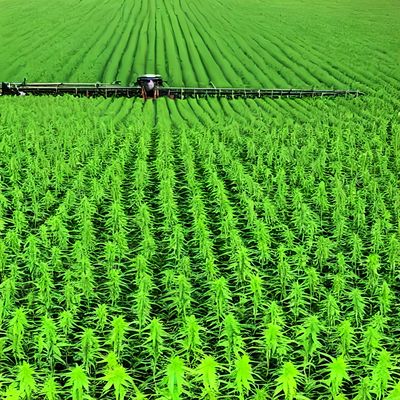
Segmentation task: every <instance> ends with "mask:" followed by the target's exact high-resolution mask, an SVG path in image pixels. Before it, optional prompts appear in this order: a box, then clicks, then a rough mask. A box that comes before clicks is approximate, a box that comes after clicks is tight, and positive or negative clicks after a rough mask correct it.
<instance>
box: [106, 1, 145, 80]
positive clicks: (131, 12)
mask: <svg viewBox="0 0 400 400" xmlns="http://www.w3.org/2000/svg"><path fill="white" fill-rule="evenodd" d="M125 3H126V2H124V4H125ZM136 4H137V3H136V2H132V5H131V7H130V8H129V11H128V12H127V14H128V17H127V19H126V17H124V16H122V17H121V18H122V19H123V21H124V23H123V24H121V30H120V33H119V35H118V37H117V38H116V40H115V43H114V46H113V48H112V50H111V52H110V54H109V56H108V57H107V60H106V61H105V63H104V67H103V70H102V73H101V75H100V81H102V82H103V81H107V79H106V75H107V73H108V72H109V70H111V68H112V66H113V64H115V62H112V61H113V60H114V59H116V58H117V57H118V58H119V61H118V63H117V65H116V68H115V69H114V70H113V71H112V74H113V75H114V78H112V80H116V79H117V78H118V73H119V68H118V67H119V65H120V64H121V59H122V56H123V54H124V53H123V51H124V49H125V48H126V46H127V44H128V42H129V39H130V37H129V36H128V37H127V39H126V40H125V43H124V44H123V45H122V51H117V50H120V49H119V48H120V44H121V43H123V39H124V33H125V32H126V29H127V28H125V22H128V23H129V22H130V21H131V20H132V19H134V18H133V17H134V16H135V11H136V9H135V5H136ZM141 4H142V3H141V2H139V7H140V8H139V11H140V10H141ZM125 13H126V9H124V10H123V11H122V14H125ZM131 31H132V28H131V30H130V32H131ZM113 36H114V35H113Z"/></svg>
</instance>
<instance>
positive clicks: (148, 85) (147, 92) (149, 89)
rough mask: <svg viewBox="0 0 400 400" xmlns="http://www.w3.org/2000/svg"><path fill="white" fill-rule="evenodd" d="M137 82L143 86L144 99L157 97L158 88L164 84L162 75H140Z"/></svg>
mask: <svg viewBox="0 0 400 400" xmlns="http://www.w3.org/2000/svg"><path fill="white" fill-rule="evenodd" d="M136 84H137V86H140V87H141V89H142V97H143V98H144V99H147V98H153V99H156V98H157V97H158V96H159V91H158V88H159V87H160V86H162V84H163V80H162V78H161V75H155V74H146V75H141V76H139V77H138V78H137V80H136Z"/></svg>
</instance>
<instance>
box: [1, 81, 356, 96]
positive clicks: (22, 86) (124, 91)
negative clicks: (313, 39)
mask: <svg viewBox="0 0 400 400" xmlns="http://www.w3.org/2000/svg"><path fill="white" fill-rule="evenodd" d="M156 89H157V92H156V93H157V96H154V97H170V98H174V99H185V98H190V97H191V98H198V97H218V98H228V99H234V98H239V97H241V98H253V99H254V98H263V97H269V98H273V99H275V98H279V97H297V98H300V97H337V96H361V95H363V94H364V93H363V92H360V91H358V90H316V89H263V88H262V89H257V88H249V89H245V88H217V87H211V88H210V87H209V88H195V87H162V86H158V85H156ZM64 94H69V95H73V96H85V97H99V96H102V97H144V96H143V86H139V85H137V86H121V85H120V84H118V83H115V84H106V83H62V82H59V83H43V82H40V83H39V82H38V83H26V82H23V83H9V82H2V85H1V91H0V95H3V96H4V95H17V96H18V95H19V96H21V95H22V96H23V95H35V96H39V95H55V96H57V95H64Z"/></svg>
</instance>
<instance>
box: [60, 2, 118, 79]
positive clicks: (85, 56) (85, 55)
mask: <svg viewBox="0 0 400 400" xmlns="http://www.w3.org/2000/svg"><path fill="white" fill-rule="evenodd" d="M118 17H119V18H118ZM120 22H121V10H120V9H117V10H116V11H115V14H114V15H113V16H112V17H111V19H110V21H109V24H106V25H105V27H104V29H103V30H101V31H100V33H99V35H97V36H96V37H95V38H94V39H93V41H91V42H90V45H89V46H87V47H86V48H84V49H82V51H79V52H77V53H76V55H75V57H71V59H70V62H69V63H67V65H66V68H65V69H66V70H67V71H68V73H67V78H66V80H70V79H71V76H72V74H73V73H74V70H75V69H77V68H78V66H79V65H85V64H86V62H87V60H90V61H92V62H94V61H95V60H96V59H97V57H98V55H97V57H96V58H94V59H92V60H91V59H90V57H89V54H90V53H91V51H92V50H93V47H95V44H96V43H98V42H100V43H103V42H104V43H107V42H108V40H107V38H108V37H109V36H110V34H108V30H109V28H110V27H112V26H113V25H115V28H114V31H113V33H115V32H116V30H117V29H118V24H119V23H120ZM103 38H106V40H104V39H103ZM87 48H89V51H85V50H87Z"/></svg>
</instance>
